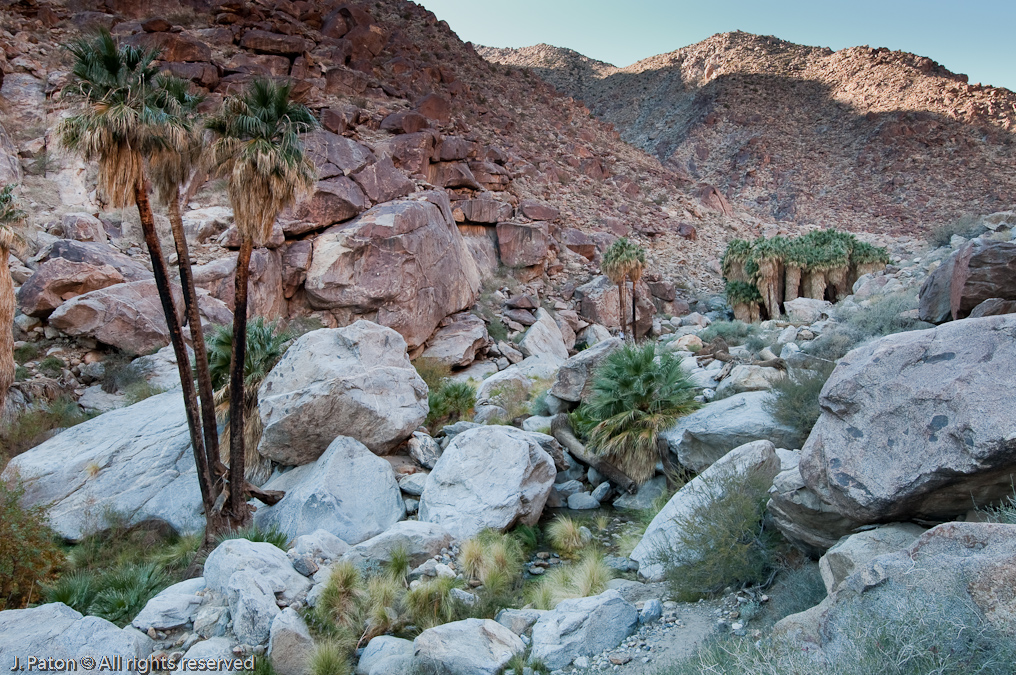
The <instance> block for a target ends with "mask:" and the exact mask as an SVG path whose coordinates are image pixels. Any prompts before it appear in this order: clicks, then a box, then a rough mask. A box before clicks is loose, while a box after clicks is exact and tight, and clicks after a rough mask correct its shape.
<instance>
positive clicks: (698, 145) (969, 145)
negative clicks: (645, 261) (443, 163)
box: [479, 32, 1016, 234]
mask: <svg viewBox="0 0 1016 675" xmlns="http://www.w3.org/2000/svg"><path fill="white" fill-rule="evenodd" d="M479 50H480V53H481V54H483V55H484V57H485V58H487V59H488V60H490V61H492V62H494V63H502V64H511V65H515V66H519V67H524V68H527V69H530V70H531V71H533V72H534V73H536V74H537V75H539V76H540V77H542V78H543V79H545V80H546V81H548V82H550V83H551V84H553V85H554V86H555V87H556V88H557V89H559V90H560V91H563V92H567V93H569V94H571V95H573V96H575V97H577V98H580V99H581V100H583V101H584V102H585V103H586V105H588V106H589V107H590V108H591V109H592V110H593V112H594V113H595V114H596V115H597V116H598V117H600V118H601V119H603V120H605V121H608V122H611V123H613V124H614V125H615V127H616V128H617V129H619V130H620V132H621V137H622V138H623V139H624V140H626V141H628V142H630V143H632V144H633V145H635V146H637V147H640V148H643V149H645V150H646V151H647V152H650V153H652V154H655V155H656V156H657V157H659V158H660V160H661V161H663V162H664V163H665V164H666V166H668V167H669V168H670V169H671V170H673V171H674V172H675V173H676V174H678V175H680V176H682V177H683V178H684V179H685V180H687V181H696V182H697V181H703V182H706V183H708V184H711V185H715V186H717V187H718V188H719V189H720V192H721V193H722V194H723V196H724V197H726V198H727V199H728V200H729V201H730V202H731V204H732V205H733V207H734V208H735V209H739V208H743V209H746V210H748V211H750V212H752V213H754V214H755V215H756V216H758V217H759V218H762V219H764V220H770V219H775V220H778V221H786V222H788V223H798V224H817V225H822V226H831V225H832V226H838V227H845V228H849V229H852V230H856V231H869V232H874V231H877V232H883V233H892V234H895V233H902V232H909V233H917V232H920V231H922V230H923V229H925V228H927V227H929V226H933V225H936V224H941V223H944V222H949V221H951V220H954V219H956V218H957V217H959V216H962V215H964V214H968V213H990V212H995V211H1001V210H1004V209H1008V208H1010V207H1011V206H1012V204H1013V203H1014V202H1016V178H1014V176H1016V173H1014V171H1013V169H1014V167H1016V155H1014V153H1013V131H1014V130H1016V94H1013V92H1010V91H1008V90H1006V89H997V88H993V87H985V86H981V85H980V84H973V85H971V84H969V83H968V81H967V77H966V76H965V75H959V74H954V73H952V72H950V71H948V70H947V69H946V68H944V67H943V66H941V65H939V64H938V63H935V62H934V61H932V60H931V59H929V58H925V57H921V56H916V55H914V54H909V53H904V52H893V51H889V50H887V49H872V48H868V47H853V48H849V49H842V50H840V51H836V52H833V51H831V50H829V49H825V48H818V47H806V46H801V45H796V44H792V43H789V42H785V41H783V40H779V39H777V38H774V37H768V36H758V35H752V34H748V33H742V32H736V33H725V34H719V35H714V36H713V37H711V38H709V39H707V40H704V41H703V42H700V43H698V44H694V45H691V46H688V47H684V48H682V49H678V50H677V51H674V52H671V53H669V54H662V55H659V56H654V57H652V58H649V59H645V60H643V61H640V62H638V63H635V64H633V65H631V66H629V67H627V68H616V67H614V66H611V65H609V64H605V63H602V62H598V61H594V60H591V59H588V58H586V57H583V56H581V55H579V54H577V53H575V52H572V51H570V50H565V49H558V48H556V47H551V46H548V45H537V46H534V47H527V48H524V49H517V50H516V49H493V48H479Z"/></svg>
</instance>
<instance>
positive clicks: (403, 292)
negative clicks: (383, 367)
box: [305, 192, 480, 349]
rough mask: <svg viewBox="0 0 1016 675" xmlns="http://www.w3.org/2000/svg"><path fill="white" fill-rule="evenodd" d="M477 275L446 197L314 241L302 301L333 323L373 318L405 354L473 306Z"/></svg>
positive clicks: (396, 206) (396, 208)
mask: <svg viewBox="0 0 1016 675" xmlns="http://www.w3.org/2000/svg"><path fill="white" fill-rule="evenodd" d="M479 287H480V274H479V272H478V271H477V269H476V264H475V263H474V262H473V258H472V256H471V255H470V253H469V250H468V249H467V247H466V244H465V241H464V240H463V238H462V235H461V234H460V233H459V230H458V228H457V227H456V226H455V222H454V221H453V220H452V217H451V208H450V206H449V204H448V197H447V195H445V194H444V193H443V192H442V193H435V192H427V193H423V194H422V196H421V198H414V199H402V200H396V201H392V202H387V203H385V204H381V205H380V206H375V207H374V208H372V209H370V210H369V211H366V212H365V213H363V214H361V215H359V216H358V217H357V218H355V219H353V220H351V221H350V222H348V223H344V224H342V225H337V226H335V227H332V228H331V229H329V230H327V231H325V232H324V233H323V234H321V235H319V236H318V238H317V239H315V240H314V255H313V258H312V260H311V265H310V269H308V270H307V280H306V281H305V289H306V293H307V300H308V302H309V303H310V305H311V306H312V307H313V308H315V309H328V310H331V311H332V312H333V313H336V316H340V317H346V316H348V317H350V318H351V317H355V316H366V317H373V320H374V321H376V322H377V323H379V324H381V325H383V326H388V327H390V328H394V329H395V330H397V331H398V332H399V333H400V334H402V336H403V337H404V338H405V339H406V342H407V343H408V344H409V348H410V349H415V348H416V347H418V346H420V345H422V344H423V343H424V342H426V341H427V338H429V337H430V336H431V335H432V334H433V332H434V330H435V329H436V328H437V327H438V324H439V323H440V322H441V320H442V319H444V318H445V317H446V316H448V315H449V314H453V313H455V312H459V311H462V310H464V309H467V308H468V307H470V306H471V305H472V304H473V302H474V301H475V300H476V294H477V291H478V290H479Z"/></svg>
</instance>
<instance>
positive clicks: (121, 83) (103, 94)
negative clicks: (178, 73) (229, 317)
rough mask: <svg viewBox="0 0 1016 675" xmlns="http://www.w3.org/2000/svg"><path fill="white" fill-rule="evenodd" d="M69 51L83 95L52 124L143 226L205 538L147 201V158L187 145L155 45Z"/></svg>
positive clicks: (179, 349)
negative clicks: (164, 90)
mask: <svg viewBox="0 0 1016 675" xmlns="http://www.w3.org/2000/svg"><path fill="white" fill-rule="evenodd" d="M69 49H70V51H71V54H73V56H74V66H73V68H72V71H71V77H72V83H71V84H70V85H69V86H68V89H67V93H68V94H70V95H73V96H76V97H78V98H80V99H83V101H84V103H85V106H84V110H83V111H82V112H81V113H80V114H78V115H74V116H71V117H68V118H67V119H65V120H64V121H63V122H61V124H60V126H59V127H58V129H57V134H58V136H59V138H60V141H61V143H62V144H63V145H64V146H65V147H66V148H68V149H69V150H71V151H74V152H77V153H79V154H81V155H82V156H83V157H84V158H85V159H86V160H89V161H90V160H96V161H97V162H98V165H99V176H98V186H97V187H98V192H99V194H100V195H101V196H102V198H103V199H104V200H105V201H106V203H108V204H109V205H111V206H112V207H114V208H123V207H127V206H132V205H136V206H137V209H138V216H139V217H140V220H141V229H142V231H143V233H144V237H145V243H146V244H147V247H148V252H149V255H150V256H151V259H152V271H153V274H154V276H155V284H156V288H157V289H158V292H159V299H160V300H161V301H162V308H163V312H164V314H165V317H166V325H167V327H168V328H169V334H170V342H171V343H172V345H173V351H174V353H175V354H176V360H177V366H178V368H179V370H180V382H181V384H182V385H183V397H184V408H185V410H186V414H187V426H188V429H189V431H190V437H191V443H192V446H193V449H194V460H195V462H196V464H197V469H198V483H199V485H200V488H201V497H202V502H203V504H204V507H205V517H206V519H207V528H206V537H207V538H213V537H214V535H215V534H216V533H217V531H218V530H219V529H221V527H222V523H221V522H220V520H219V519H218V518H217V517H216V515H215V511H214V508H213V506H214V504H215V500H216V499H217V498H218V494H217V493H216V492H215V488H214V482H213V480H212V478H211V476H212V474H211V469H212V467H210V466H209V463H208V456H207V455H206V453H205V446H204V442H203V435H202V426H201V423H200V420H199V417H198V413H197V399H196V395H195V392H194V378H193V376H192V375H191V372H190V358H189V355H188V354H187V346H186V344H185V343H184V340H183V333H182V331H181V327H180V321H179V320H178V316H177V312H176V308H175V306H174V302H173V296H172V294H171V292H170V286H169V275H168V272H167V267H166V260H165V257H164V256H163V254H162V246H161V244H160V243H159V237H158V235H157V233H156V231H155V219H154V216H153V214H152V208H151V204H150V203H149V201H148V188H149V185H148V183H149V181H148V175H147V171H146V168H145V161H146V159H148V158H149V157H151V156H153V155H155V154H157V153H159V152H165V151H167V149H171V148H182V147H185V146H186V132H185V130H184V128H183V127H182V126H181V125H180V124H179V123H178V121H177V120H176V119H174V118H173V116H172V115H169V114H167V112H166V110H165V109H164V108H162V107H160V105H159V94H158V89H159V88H158V87H157V86H156V83H155V81H156V77H157V74H158V71H157V68H156V67H155V66H154V62H155V60H156V59H157V58H158V51H156V50H146V49H141V48H138V47H133V46H130V45H119V44H117V42H116V40H115V39H114V38H113V37H112V35H110V33H109V31H107V30H102V31H100V32H99V33H98V34H97V35H96V36H95V37H93V38H91V39H81V40H78V41H77V42H75V43H73V44H72V45H71V46H70V47H69Z"/></svg>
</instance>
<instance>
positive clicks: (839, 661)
mask: <svg viewBox="0 0 1016 675" xmlns="http://www.w3.org/2000/svg"><path fill="white" fill-rule="evenodd" d="M837 630H838V632H839V633H840V634H841V635H842V638H841V639H840V640H838V641H837V642H838V648H836V649H835V650H830V649H826V650H824V651H823V652H822V655H821V657H818V656H817V655H815V654H814V653H810V651H809V650H806V649H804V648H803V645H802V644H800V643H798V642H796V641H794V640H793V639H792V638H790V637H788V636H783V635H781V636H776V637H773V638H767V639H764V640H760V641H754V640H750V639H741V638H736V637H732V636H729V635H728V636H724V637H713V638H710V639H707V640H705V641H704V642H703V643H702V644H701V645H700V646H699V648H698V649H697V651H696V653H695V655H694V656H693V657H691V658H689V659H687V660H685V661H682V662H681V663H679V664H676V665H669V666H665V667H663V668H660V669H658V670H656V671H655V675H692V674H693V673H694V674H698V673H724V675H787V674H789V673H794V674H797V673H800V674H801V675H804V674H805V673H807V674H808V675H811V674H814V675H871V674H872V673H879V674H880V675H929V674H931V673H934V674H935V675H967V674H968V673H978V675H1009V674H1011V673H1012V672H1013V670H1012V664H1013V663H1014V662H1016V639H1014V638H1013V636H1012V635H1009V634H1005V633H1002V632H1001V631H999V630H997V629H995V628H993V627H991V626H990V625H988V624H986V623H983V622H979V623H977V624H974V625H970V624H969V623H967V622H965V621H963V620H961V619H959V618H957V617H956V616H954V615H953V614H952V613H950V612H949V611H948V610H947V609H945V608H943V607H941V606H938V604H937V603H936V602H935V601H934V599H930V598H921V599H914V598H908V599H907V600H905V601H904V602H902V603H900V606H897V607H893V608H891V610H889V611H887V612H886V613H883V614H881V615H872V614H870V613H865V614H861V613H859V612H858V613H855V614H854V615H853V616H848V617H847V620H846V621H845V622H844V624H843V625H841V626H838V627H837Z"/></svg>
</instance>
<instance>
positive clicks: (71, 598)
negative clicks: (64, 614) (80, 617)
mask: <svg viewBox="0 0 1016 675" xmlns="http://www.w3.org/2000/svg"><path fill="white" fill-rule="evenodd" d="M97 580H98V576H97V575H96V574H95V573H93V572H70V573H67V574H63V575H61V576H60V578H59V579H57V580H56V581H55V582H53V584H52V585H50V586H48V587H47V588H45V589H44V593H45V598H46V601H47V602H62V603H63V604H65V605H67V606H68V607H70V608H71V609H74V610H77V611H79V612H81V613H82V614H87V613H88V608H89V607H91V606H92V603H93V602H94V601H95V594H96V593H98V592H99V589H98V583H97Z"/></svg>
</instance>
